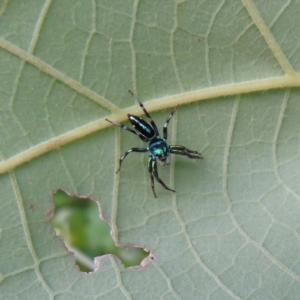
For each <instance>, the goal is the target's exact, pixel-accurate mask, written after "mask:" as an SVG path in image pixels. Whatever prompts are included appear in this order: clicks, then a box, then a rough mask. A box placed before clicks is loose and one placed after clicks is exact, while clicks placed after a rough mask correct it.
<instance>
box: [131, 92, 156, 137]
mask: <svg viewBox="0 0 300 300" xmlns="http://www.w3.org/2000/svg"><path fill="white" fill-rule="evenodd" d="M128 92H129V93H130V94H131V95H132V97H133V98H134V99H135V100H136V101H137V102H138V104H139V105H140V107H141V109H142V110H143V111H144V113H145V115H146V116H147V118H149V119H150V123H151V125H152V128H153V129H154V131H155V132H156V137H157V138H159V132H158V129H157V126H156V124H155V122H154V121H153V120H152V118H151V116H150V115H149V113H148V112H147V110H146V108H145V106H144V105H143V103H142V102H141V101H140V100H139V98H138V97H137V96H136V95H135V94H134V93H133V92H132V91H130V90H128Z"/></svg>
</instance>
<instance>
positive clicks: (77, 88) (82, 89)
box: [0, 38, 120, 113]
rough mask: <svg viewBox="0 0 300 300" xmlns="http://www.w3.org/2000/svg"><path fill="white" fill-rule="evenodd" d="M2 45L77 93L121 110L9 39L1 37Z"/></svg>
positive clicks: (104, 105)
mask: <svg viewBox="0 0 300 300" xmlns="http://www.w3.org/2000/svg"><path fill="white" fill-rule="evenodd" d="M0 47H1V48H3V49H5V50H6V51H8V52H9V53H12V54H14V55H16V56H17V57H19V58H21V59H22V60H24V61H26V62H28V63H30V64H32V65H34V66H35V67H37V68H38V69H39V70H41V71H42V72H44V73H46V74H48V75H50V76H52V77H53V78H55V79H56V80H59V81H61V82H63V83H64V84H65V85H67V86H69V87H70V88H71V89H73V90H75V91H76V92H77V93H79V94H82V95H83V96H85V97H87V98H89V99H91V100H93V101H95V102H97V103H98V104H100V105H102V106H103V107H105V108H106V109H108V110H109V111H111V112H115V113H117V112H119V111H120V109H119V108H118V107H117V106H116V105H114V104H112V103H111V102H110V101H108V100H106V99H104V98H103V97H101V96H100V95H98V94H96V93H95V92H93V91H92V90H90V89H88V88H87V87H85V86H83V85H82V84H80V83H79V82H77V81H76V80H74V79H72V78H70V77H68V76H67V75H65V74H63V73H62V72H60V71H58V70H57V69H55V68H53V67H52V66H50V65H48V64H47V63H45V62H44V61H42V60H41V59H39V58H37V57H35V56H34V55H32V54H30V53H28V52H26V51H24V50H22V49H20V48H19V47H17V46H15V45H13V44H11V43H9V42H8V41H6V40H4V39H2V38H0Z"/></svg>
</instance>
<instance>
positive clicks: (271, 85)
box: [0, 39, 300, 174]
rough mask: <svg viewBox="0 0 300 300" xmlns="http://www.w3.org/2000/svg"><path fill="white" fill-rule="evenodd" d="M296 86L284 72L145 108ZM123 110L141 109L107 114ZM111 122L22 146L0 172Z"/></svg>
mask: <svg viewBox="0 0 300 300" xmlns="http://www.w3.org/2000/svg"><path fill="white" fill-rule="evenodd" d="M0 40H1V39H0ZM299 86H300V75H299V74H297V75H295V76H290V75H286V76H283V77H277V78H271V79H263V80H258V81H250V82H245V83H236V84H229V85H224V86H218V87H214V88H207V89H202V90H197V91H192V92H187V93H183V94H178V95H174V96H169V97H164V98H161V99H157V100H153V101H150V102H147V111H148V112H149V113H151V112H153V111H158V110H162V109H165V108H173V107H174V106H175V105H176V104H180V105H184V104H189V103H192V102H197V101H201V100H209V99H215V98H217V97H225V96H234V95H239V94H245V93H251V92H259V91H266V90H270V89H276V88H278V89H279V88H286V87H299ZM127 113H132V114H134V115H137V116H141V115H142V114H143V112H141V110H140V108H139V106H138V105H136V106H134V107H129V108H125V109H122V110H119V111H118V113H115V114H113V115H111V116H108V117H107V118H108V119H110V120H113V121H115V122H119V123H120V122H123V121H125V120H127V117H126V115H127ZM109 126H112V125H111V124H110V123H108V122H107V121H105V120H104V119H101V120H97V121H94V122H91V123H88V124H86V125H84V126H81V127H79V128H76V129H74V130H71V131H69V132H67V133H65V134H62V135H59V136H57V137H55V138H53V139H50V140H48V141H46V142H43V143H40V144H38V145H36V146H34V147H32V148H29V149H28V150H25V151H23V152H21V153H18V154H17V155H15V156H13V157H11V158H9V159H7V160H5V161H3V162H2V163H0V174H3V173H6V172H8V171H11V170H13V169H14V168H16V167H18V166H20V165H22V164H23V163H25V162H28V161H31V160H32V159H34V158H36V157H38V156H40V155H42V154H45V153H47V152H49V151H52V150H55V149H57V148H59V147H61V146H63V145H66V144H68V143H71V142H74V141H76V140H78V139H80V138H83V137H85V136H87V135H89V134H91V133H94V132H96V131H99V130H101V129H104V128H107V127H109Z"/></svg>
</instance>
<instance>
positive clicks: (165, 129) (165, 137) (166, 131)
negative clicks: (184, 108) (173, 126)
mask: <svg viewBox="0 0 300 300" xmlns="http://www.w3.org/2000/svg"><path fill="white" fill-rule="evenodd" d="M177 108H178V105H177V106H176V107H175V108H174V109H173V111H172V112H171V113H170V115H169V117H168V119H167V121H166V123H165V125H164V129H163V130H164V140H167V138H168V125H169V122H170V120H171V119H172V117H173V115H174V114H175V112H176V110H177Z"/></svg>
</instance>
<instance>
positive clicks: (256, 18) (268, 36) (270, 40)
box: [241, 0, 295, 75]
mask: <svg viewBox="0 0 300 300" xmlns="http://www.w3.org/2000/svg"><path fill="white" fill-rule="evenodd" d="M241 1H242V2H243V4H244V6H245V7H246V9H247V10H248V13H249V15H250V16H251V18H252V20H253V22H254V24H255V25H256V27H257V28H258V30H259V31H260V33H261V35H262V36H263V38H264V39H265V41H266V43H267V44H268V46H269V48H270V50H271V51H272V52H273V54H274V56H275V57H276V59H277V61H278V62H279V64H280V65H281V67H282V69H283V70H284V72H286V73H287V74H289V75H294V74H295V70H294V69H293V67H292V66H291V64H290V62H289V61H288V59H287V58H286V56H285V55H284V53H283V51H282V50H281V48H280V46H279V45H278V44H277V42H276V40H275V38H274V36H273V34H272V33H271V31H270V30H269V28H268V27H267V25H266V23H265V22H264V20H263V18H262V17H261V16H260V14H259V12H258V11H257V9H256V7H255V5H254V4H253V2H252V1H251V0H241Z"/></svg>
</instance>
